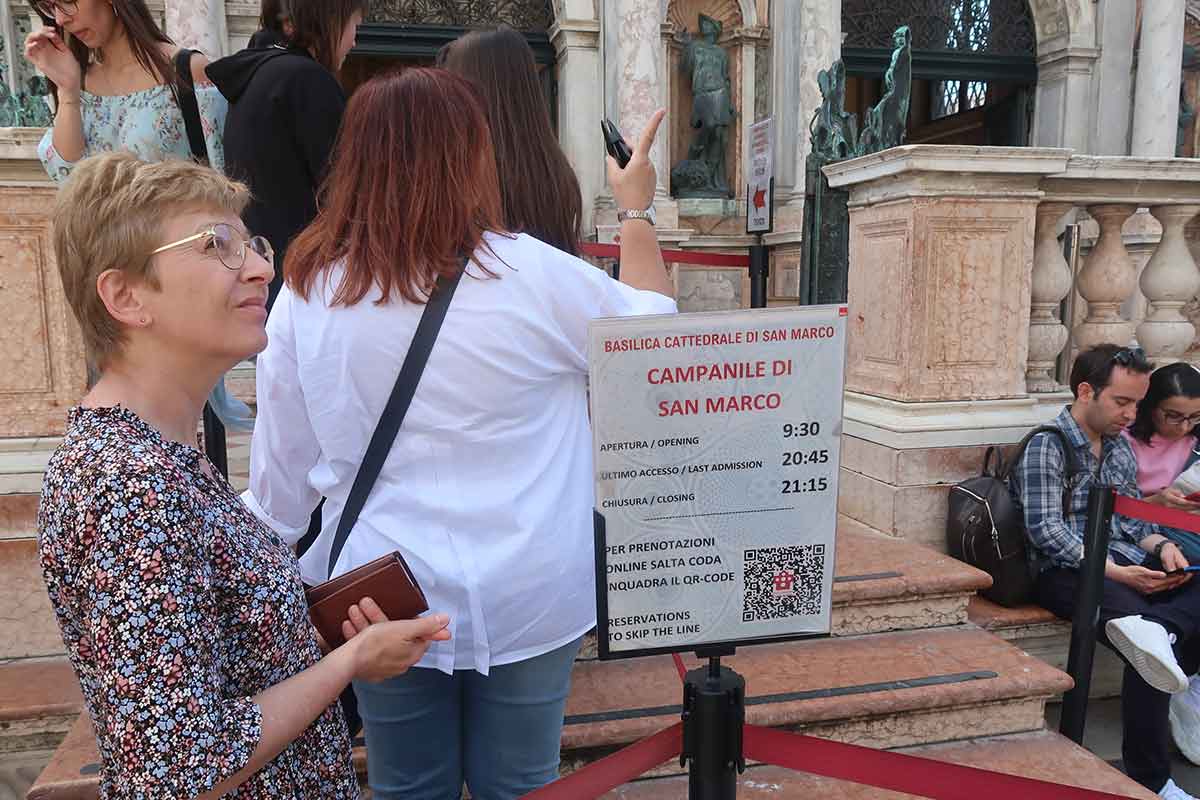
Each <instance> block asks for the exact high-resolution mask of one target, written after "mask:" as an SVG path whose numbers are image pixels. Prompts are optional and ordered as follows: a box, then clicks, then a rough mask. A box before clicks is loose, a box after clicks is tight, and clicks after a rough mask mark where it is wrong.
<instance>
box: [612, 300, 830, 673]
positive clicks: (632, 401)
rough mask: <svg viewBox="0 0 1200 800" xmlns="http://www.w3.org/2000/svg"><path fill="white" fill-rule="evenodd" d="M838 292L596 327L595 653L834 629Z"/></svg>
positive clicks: (749, 640)
mask: <svg viewBox="0 0 1200 800" xmlns="http://www.w3.org/2000/svg"><path fill="white" fill-rule="evenodd" d="M845 354H846V309H845V307H844V306H809V307H795V308H780V309H758V310H754V311H730V312H715V313H706V314H680V315H672V316H659V317H633V318H625V319H604V320H597V321H595V322H593V323H592V326H591V330H590V362H591V411H592V426H593V432H594V438H595V466H596V510H597V537H596V538H597V553H596V559H597V599H598V611H599V624H598V632H599V635H600V636H599V638H600V654H601V657H602V658H614V657H621V656H629V655H645V654H648V653H652V652H668V651H675V650H691V649H695V648H697V647H700V646H704V645H726V644H750V643H754V642H761V641H770V640H775V639H781V638H790V637H797V636H806V635H815V634H824V633H828V632H829V625H830V591H831V589H832V585H833V558H834V531H835V528H836V525H837V487H838V462H839V454H840V450H839V448H840V444H841V433H842V386H843V375H844V370H845Z"/></svg>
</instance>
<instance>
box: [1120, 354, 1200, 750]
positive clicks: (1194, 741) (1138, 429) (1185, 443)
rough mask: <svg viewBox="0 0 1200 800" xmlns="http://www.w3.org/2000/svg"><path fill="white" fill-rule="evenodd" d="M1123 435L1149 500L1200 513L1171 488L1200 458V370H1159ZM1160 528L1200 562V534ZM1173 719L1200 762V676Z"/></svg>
mask: <svg viewBox="0 0 1200 800" xmlns="http://www.w3.org/2000/svg"><path fill="white" fill-rule="evenodd" d="M1123 435H1124V436H1125V438H1126V439H1127V440H1128V441H1129V445H1130V447H1132V448H1133V453H1134V455H1135V456H1137V463H1138V475H1137V482H1138V489H1140V490H1141V491H1142V494H1143V496H1145V498H1146V500H1147V501H1149V502H1151V503H1156V504H1158V505H1163V506H1167V507H1168V508H1178V509H1183V510H1185V511H1191V512H1193V513H1200V503H1197V502H1194V501H1192V500H1188V499H1187V498H1186V497H1184V496H1183V494H1181V493H1180V492H1178V491H1176V490H1175V489H1172V488H1171V484H1172V483H1174V481H1175V479H1176V478H1177V477H1179V475H1180V474H1181V473H1182V472H1183V471H1184V470H1186V469H1187V468H1188V467H1190V466H1191V465H1192V464H1194V463H1195V462H1196V461H1197V460H1200V370H1198V369H1197V368H1196V367H1194V366H1192V365H1191V364H1188V363H1186V362H1182V361H1181V362H1179V363H1177V364H1168V365H1167V366H1165V367H1160V368H1158V369H1156V370H1155V371H1154V373H1153V374H1152V375H1151V376H1150V388H1149V390H1147V392H1146V396H1145V397H1144V398H1142V401H1141V402H1140V403H1138V410H1137V418H1136V419H1135V420H1134V422H1133V424H1132V425H1130V426H1129V429H1128V430H1126V431H1125V432H1124V434H1123ZM1197 520H1200V516H1198V517H1197ZM1160 530H1161V531H1162V533H1163V534H1164V535H1165V536H1167V537H1168V538H1170V539H1171V541H1173V542H1175V544H1177V545H1179V549H1180V550H1181V551H1182V552H1183V555H1184V558H1186V559H1187V560H1188V563H1189V564H1200V535H1197V534H1195V533H1192V532H1191V531H1184V530H1179V529H1177V528H1166V527H1163V528H1161V529H1160ZM1169 718H1170V723H1171V734H1172V736H1173V738H1174V739H1175V744H1176V746H1178V747H1179V750H1180V752H1182V753H1183V754H1184V756H1186V757H1187V759H1188V760H1189V761H1191V762H1192V763H1193V764H1200V677H1197V676H1192V678H1191V680H1190V681H1189V685H1188V690H1187V691H1186V692H1181V693H1179V694H1176V695H1172V697H1171V708H1170V715H1169Z"/></svg>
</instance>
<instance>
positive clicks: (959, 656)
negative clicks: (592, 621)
mask: <svg viewBox="0 0 1200 800" xmlns="http://www.w3.org/2000/svg"><path fill="white" fill-rule="evenodd" d="M685 663H686V664H687V665H688V666H689V668H692V667H695V666H697V665H698V664H699V662H698V661H697V660H696V659H694V658H687V659H685ZM725 663H727V664H728V665H729V666H731V667H733V668H734V669H736V670H737V671H738V672H740V673H741V674H742V675H743V676H745V678H746V694H747V698H748V699H747V707H746V721H747V722H750V723H753V724H757V725H767V726H772V727H779V728H784V729H787V730H798V731H803V732H805V733H810V734H812V735H815V736H822V737H825V738H830V739H836V740H839V741H846V742H852V743H854V744H861V745H866V746H868V747H875V748H894V747H907V746H912V745H920V744H929V743H933V742H942V741H949V740H954V739H961V738H968V737H978V736H994V735H1002V734H1009V733H1019V732H1025V731H1033V730H1040V729H1041V728H1042V727H1043V714H1044V706H1045V702H1046V700H1047V699H1048V698H1050V697H1053V696H1055V695H1057V694H1059V693H1061V692H1063V691H1065V690H1066V689H1067V688H1069V687H1070V685H1071V682H1070V678H1068V677H1067V676H1066V675H1065V674H1064V673H1062V672H1060V671H1059V670H1057V669H1054V668H1052V667H1050V666H1048V665H1047V664H1045V663H1043V662H1041V661H1039V660H1038V659H1035V658H1032V657H1031V656H1028V655H1026V654H1025V653H1023V652H1021V651H1020V650H1018V649H1016V648H1015V647H1013V646H1012V645H1010V644H1008V643H1007V642H1004V641H1003V640H1001V639H999V638H997V637H995V636H993V635H991V634H990V633H987V632H986V631H982V630H979V629H978V628H975V627H973V626H958V627H948V628H939V629H930V630H923V631H903V632H897V633H882V634H871V635H866V636H851V637H831V638H827V639H812V640H807V641H801V642H791V643H784V644H777V645H764V646H759V647H752V648H747V649H745V650H743V651H741V652H739V653H738V655H736V656H735V657H733V658H730V659H726V662H725ZM681 695H682V689H681V686H680V679H679V676H678V673H677V671H676V669H675V666H674V663H673V662H672V659H671V658H670V657H669V656H652V657H647V658H637V659H629V660H623V661H608V662H599V661H597V662H592V663H583V664H577V665H576V667H575V672H574V675H573V678H572V687H571V694H570V696H569V698H568V699H567V708H566V724H565V726H564V730H563V751H564V767H565V768H567V769H573V768H575V767H577V766H579V765H581V764H583V763H587V762H590V761H592V760H594V759H595V758H597V757H600V756H602V755H605V754H607V753H608V752H611V751H613V750H615V749H617V748H619V747H620V746H623V745H625V744H628V743H630V742H633V741H636V740H637V739H641V738H643V737H645V736H648V735H650V734H652V733H654V732H656V731H659V730H662V729H663V728H665V727H667V726H668V725H671V724H672V723H673V722H675V721H677V720H678V717H679V712H680V709H679V703H680V698H681Z"/></svg>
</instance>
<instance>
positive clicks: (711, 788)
mask: <svg viewBox="0 0 1200 800" xmlns="http://www.w3.org/2000/svg"><path fill="white" fill-rule="evenodd" d="M745 722H746V679H745V678H743V677H742V676H741V675H739V674H738V673H736V672H734V671H733V670H731V669H730V668H729V667H723V666H721V657H720V656H710V657H709V659H708V666H707V667H700V668H699V669H694V670H692V671H690V672H688V674H687V677H686V678H684V683H683V753H682V755H680V757H679V765H680V766H683V765H685V764H687V765H688V800H734V798H736V797H737V776H738V773H740V772H744V771H745V769H746V760H745V758H744V757H743V755H742V727H743V726H744V725H745ZM689 762H690V763H689Z"/></svg>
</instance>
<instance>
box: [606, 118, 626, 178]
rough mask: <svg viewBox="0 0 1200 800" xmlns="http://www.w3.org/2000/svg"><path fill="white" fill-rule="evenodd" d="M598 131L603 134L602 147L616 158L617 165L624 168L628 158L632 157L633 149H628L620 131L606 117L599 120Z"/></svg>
mask: <svg viewBox="0 0 1200 800" xmlns="http://www.w3.org/2000/svg"><path fill="white" fill-rule="evenodd" d="M600 131H601V132H602V133H603V134H604V149H605V150H607V151H608V154H609V155H610V156H612V157H613V159H615V160H616V162H617V166H619V167H620V168H621V169H625V167H626V166H627V165H628V164H629V159H631V158H633V151H632V150H630V149H629V145H628V144H627V143H626V141H625V139H624V138H623V137H622V136H621V132H620V131H619V130H617V126H616V125H613V124H612V123H611V122H610V121H609V120H608V119H607V118H605V119H603V120H601V121H600Z"/></svg>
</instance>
